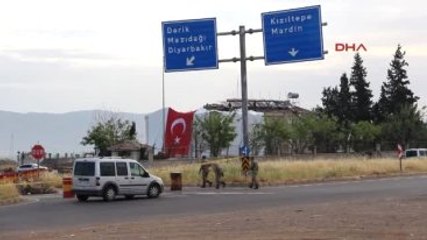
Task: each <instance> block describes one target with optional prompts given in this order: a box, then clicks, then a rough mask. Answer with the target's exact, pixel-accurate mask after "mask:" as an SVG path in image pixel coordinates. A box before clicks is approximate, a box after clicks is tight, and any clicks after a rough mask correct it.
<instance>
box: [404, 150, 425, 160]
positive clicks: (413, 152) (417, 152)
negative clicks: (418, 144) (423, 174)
mask: <svg viewBox="0 0 427 240" xmlns="http://www.w3.org/2000/svg"><path fill="white" fill-rule="evenodd" d="M405 157H406V158H411V157H424V158H427V148H409V149H406V151H405Z"/></svg>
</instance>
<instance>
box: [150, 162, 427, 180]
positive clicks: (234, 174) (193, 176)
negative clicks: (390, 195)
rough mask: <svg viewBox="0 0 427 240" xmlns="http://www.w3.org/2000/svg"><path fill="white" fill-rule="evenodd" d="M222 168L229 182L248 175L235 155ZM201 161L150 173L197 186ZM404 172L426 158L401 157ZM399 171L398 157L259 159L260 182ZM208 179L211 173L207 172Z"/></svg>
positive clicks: (421, 168) (425, 165)
mask: <svg viewBox="0 0 427 240" xmlns="http://www.w3.org/2000/svg"><path fill="white" fill-rule="evenodd" d="M216 162H217V163H219V164H220V165H221V167H222V168H223V169H224V180H225V181H226V182H227V183H228V184H231V185H233V184H234V185H239V184H246V183H247V182H248V180H249V177H246V176H244V175H242V173H241V163H240V160H239V159H238V158H235V159H226V160H219V161H216ZM200 165H201V164H200V163H198V164H182V165H177V166H163V167H153V168H152V169H150V170H151V172H153V174H155V175H158V176H160V177H161V178H162V179H163V180H164V181H165V184H166V185H170V173H171V172H180V173H182V184H183V185H187V186H198V185H200V184H201V176H200V175H199V168H200ZM403 172H404V173H423V172H427V160H426V159H410V160H403ZM398 173H400V168H399V161H398V160H397V159H391V158H384V159H370V160H366V159H364V158H351V159H341V160H335V159H334V160H331V159H330V160H328V159H325V160H314V161H312V160H309V161H307V160H298V161H288V160H262V161H260V162H259V175H258V177H259V180H260V182H261V183H262V185H277V184H289V183H295V182H310V181H324V180H335V179H348V178H362V177H370V176H388V175H394V174H398ZM209 178H210V179H212V178H213V174H210V176H209Z"/></svg>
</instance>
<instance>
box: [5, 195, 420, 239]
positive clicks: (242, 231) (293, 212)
mask: <svg viewBox="0 0 427 240" xmlns="http://www.w3.org/2000/svg"><path fill="white" fill-rule="evenodd" d="M0 239H2V240H5V239H14V240H18V239H162V240H163V239H171V240H172V239H174V240H177V239H234V240H240V239H241V240H251V239H305V240H308V239H311V240H313V239H342V240H344V239H346V240H348V239H390V240H404V239H427V195H422V196H420V197H418V198H416V199H396V198H389V199H369V200H357V201H351V202H333V203H321V204H301V205H293V206H282V207H275V208H264V209H257V210H245V211H238V212H229V213H217V214H206V215H194V216H191V215H181V216H176V215H174V216H158V217H156V218H154V219H150V220H144V221H138V222H129V223H121V224H114V225H113V224H109V225H96V226H86V227H79V228H70V229H54V230H51V231H44V232H21V233H0Z"/></svg>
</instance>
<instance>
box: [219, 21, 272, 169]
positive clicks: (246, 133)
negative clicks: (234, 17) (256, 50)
mask: <svg viewBox="0 0 427 240" xmlns="http://www.w3.org/2000/svg"><path fill="white" fill-rule="evenodd" d="M257 32H262V29H249V30H246V29H245V26H239V31H234V30H233V31H230V32H222V33H218V34H217V35H218V36H226V35H233V36H235V35H237V34H239V47H240V58H236V57H234V58H231V59H222V60H219V62H237V61H240V80H241V86H242V129H243V145H244V146H245V147H249V127H248V124H249V123H248V80H247V67H246V61H248V60H250V61H254V60H263V59H264V56H258V57H253V56H250V57H246V37H245V34H247V33H249V34H252V33H257ZM251 161H253V158H251Z"/></svg>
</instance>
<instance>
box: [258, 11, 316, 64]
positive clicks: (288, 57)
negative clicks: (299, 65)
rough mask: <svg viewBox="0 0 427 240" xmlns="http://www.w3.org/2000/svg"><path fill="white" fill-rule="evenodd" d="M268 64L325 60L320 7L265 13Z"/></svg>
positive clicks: (266, 62)
mask: <svg viewBox="0 0 427 240" xmlns="http://www.w3.org/2000/svg"><path fill="white" fill-rule="evenodd" d="M261 17H262V28H263V33H264V55H265V56H264V59H265V64H266V65H270V64H279V63H289V62H300V61H310V60H319V59H323V58H324V57H323V36H322V20H321V14H320V6H319V5H317V6H310V7H304V8H296V9H289V10H284V11H276V12H267V13H262V15H261Z"/></svg>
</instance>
